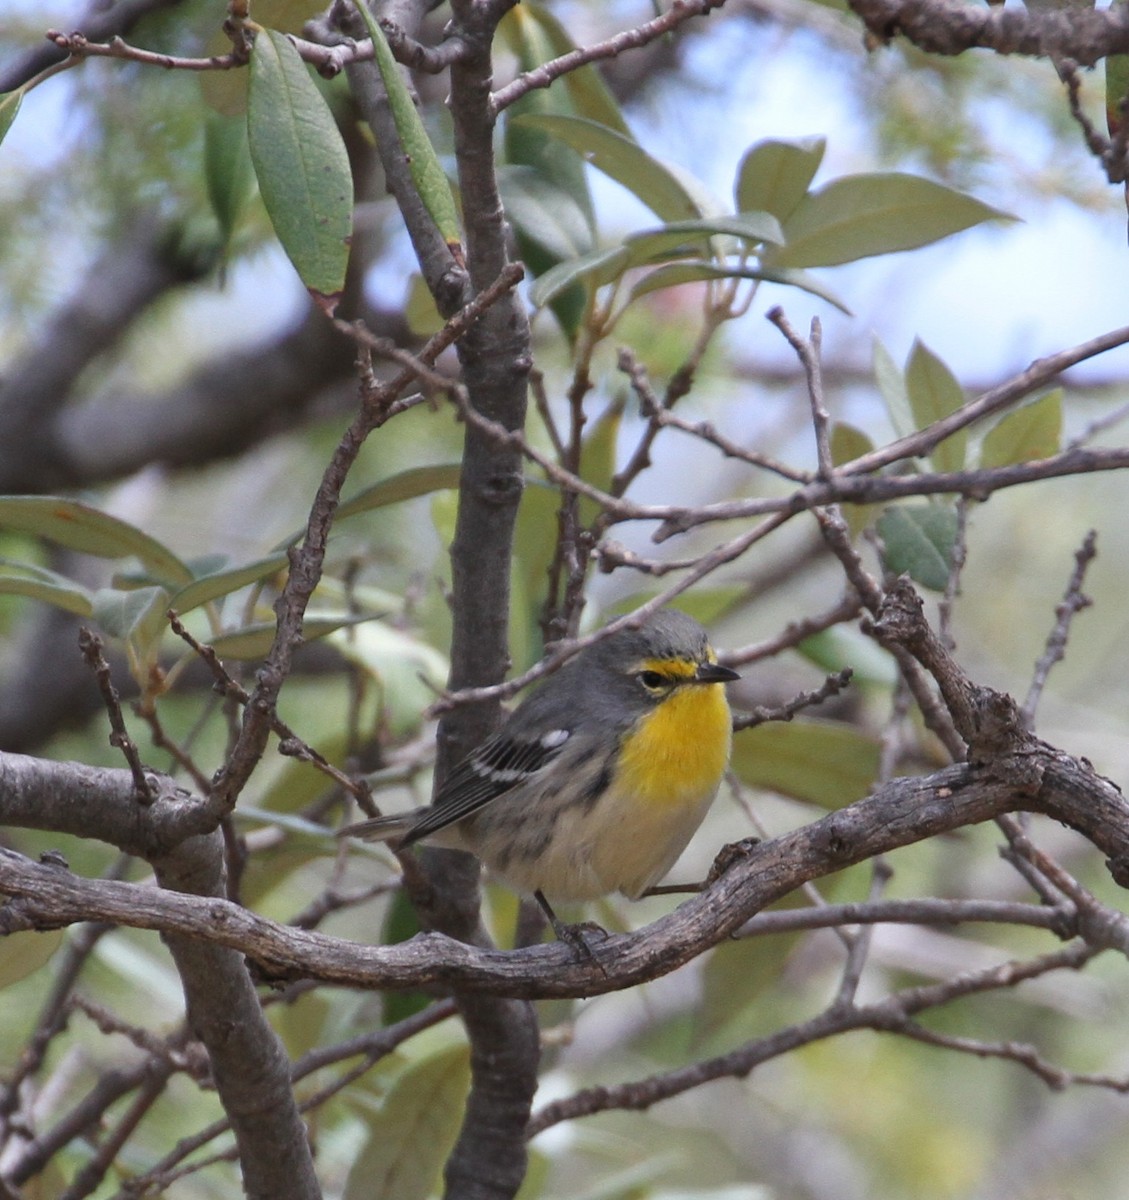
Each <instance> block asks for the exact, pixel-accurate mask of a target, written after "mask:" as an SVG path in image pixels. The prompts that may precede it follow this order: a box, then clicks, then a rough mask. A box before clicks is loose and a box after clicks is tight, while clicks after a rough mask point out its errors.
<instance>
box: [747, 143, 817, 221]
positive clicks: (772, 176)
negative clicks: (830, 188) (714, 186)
mask: <svg viewBox="0 0 1129 1200" xmlns="http://www.w3.org/2000/svg"><path fill="white" fill-rule="evenodd" d="M826 148H827V140H826V139H825V138H821V137H814V138H801V139H799V140H798V141H794V142H791V141H776V140H775V139H770V140H767V141H763V142H757V143H756V145H754V146H750V147H749V149H748V150H747V151H746V152H745V157H744V158H743V159H742V160H741V165H740V167H738V168H737V184H736V187H735V189H734V192H735V196H736V200H737V211H738V212H747V211H750V210H752V209H760V210H761V211H762V212H769V213H772V215H773V216H774V217H776V218H777V219H778V220H780V221H786V220H787V219H788V218H789V217H790V216H791V215H792V213H793V212H795V210H796V206H797V205H798V204H799V203H800V201H801V200H802V199H803V198H804V196H805V195H806V194H807V190H808V188H809V187H810V186H811V181H812V179H813V178H814V176H815V173H816V171H818V170H819V164H820V163H821V162H822V161H823V152H824V150H825V149H826Z"/></svg>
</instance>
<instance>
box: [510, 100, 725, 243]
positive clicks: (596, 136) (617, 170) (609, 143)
mask: <svg viewBox="0 0 1129 1200" xmlns="http://www.w3.org/2000/svg"><path fill="white" fill-rule="evenodd" d="M512 124H513V125H515V126H517V127H521V128H531V129H540V130H543V131H544V132H545V133H548V134H550V135H552V136H553V137H556V138H559V139H560V140H561V141H563V142H564V143H566V145H569V146H571V147H572V148H573V149H574V150H576V151H577V152H578V153H579V154H581V155H583V157H584V158H585V159H586V160H587V161H588V162H590V163H591V164H592V165H593V166H594V167H595V168H596V169H597V170H599V171H603V172H604V174H605V175H608V176H610V177H611V178H612V179H614V180H615V181H616V182H617V183H621V184H622V185H623V186H624V187H625V188H627V190H628V191H629V192H631V193H632V194H633V195H634V196H637V197H638V198H639V199H640V200H641V201H642V202H643V203H644V204H645V205H646V206H647V207H648V208H649V209H650V210H651V211H652V212H653V213H654V214H655V215H656V216H657V217H659V218H660V219H661V220H663V221H689V220H693V219H694V218H696V217H704V216H707V215H709V214H711V213H713V212H714V211H715V210H716V207H717V206H716V204H713V203H711V202H710V201H709V200H708V199H707V198H706V197H704V195H703V193H702V188H701V185H700V184H698V183H697V181H695V180H692V179H691V178H690V177H689V176H687V175H686V173H685V172H683V171H681V170H680V169H679V168H677V167H675V166H672V165H671V164H669V163H664V162H661V161H660V160H659V159H657V158H654V157H653V156H652V155H650V154H648V153H647V152H646V151H645V150H644V149H643V148H642V146H640V145H639V143H638V142H636V141H633V140H632V139H631V138H629V137H625V136H624V135H623V134H622V133H618V132H616V130H614V129H609V128H608V127H607V126H606V125H598V124H597V123H596V122H595V121H589V120H586V119H585V118H583V117H568V116H562V115H559V114H553V113H528V114H526V115H524V116H520V117H514V118H513V121H512Z"/></svg>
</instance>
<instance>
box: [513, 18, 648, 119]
mask: <svg viewBox="0 0 1129 1200" xmlns="http://www.w3.org/2000/svg"><path fill="white" fill-rule="evenodd" d="M531 26H534V27H535V28H536V32H537V34H538V35H539V36H536V37H535V36H534V34H533V31H532V30H531V28H530V27H531ZM499 28H500V31H504V32H505V33H507V34H512V35H513V36H512V37H511V39H510V40H511V41H512V42H513V43H515V48H516V50H517V52H518V57H519V60H520V62H521V69H522V70H523V71H529V70H532V69H533V68H535V67H538V66H540V65H541V64H542V63H543V62H547V61H548V60H549V59H550V58H559V57H560V56H561V55H563V54H569V53H571V52H572V51H573V50H576V49H577V45H576V43H575V42H574V41H573V40H572V38H570V37H569V35H568V31H567V30H566V29H565V27H564V26H563V25H562V24H561V23H560V21H558V20H557V18H556V17H555V16H553V14H552V13H551V12H549V11H548V10H547V9H546V8H545V6H544V5H542V4H532V3H530V2H529V0H525V3H523V4H520V5H515V6H514V7H513V8H511V9H510V11H509V12H508V13H506V16H505V20H504V21H503V24H502V26H500V27H499ZM560 82H561V83H562V84H563V85H564V88H565V92H566V94H567V96H568V100H569V103H570V104H571V106H572V109H573V111H574V112H575V113H576V115H577V116H578V117H587V118H588V120H590V121H595V122H596V123H597V124H599V125H605V126H607V128H609V129H614V130H615V131H616V132H617V133H622V134H623V136H624V137H631V130H630V129H629V128H628V127H627V122H626V121H625V120H624V119H623V113H622V112H621V111H620V108H619V104H618V103H617V101H616V99H615V97H614V96H613V95H612V93H611V90H610V89H609V88H608V85H607V84H606V83H604V79H603V76H602V75H601V74H600V72H599V71H597V70H596V68H595V67H594V66H592V65H591V64H589V65H587V66H584V67H580V68H579V69H578V70H575V71H569V72H568V73H567V74H566V75H565V76H564V77H563V78H562V79H561V81H560ZM545 90H546V91H548V92H549V93H550V94H552V89H551V88H549V89H545ZM526 98H527V97H523V99H526Z"/></svg>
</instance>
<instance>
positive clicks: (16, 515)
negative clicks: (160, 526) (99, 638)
mask: <svg viewBox="0 0 1129 1200" xmlns="http://www.w3.org/2000/svg"><path fill="white" fill-rule="evenodd" d="M0 528H4V529H12V530H15V531H16V532H18V533H30V534H33V535H34V536H36V537H41V538H46V539H47V541H49V542H56V543H57V544H58V545H60V546H66V547H67V549H68V550H81V551H82V552H83V553H84V554H93V555H94V556H95V557H96V558H126V557H128V556H129V555H131V554H132V555H135V556H136V557H137V558H139V559H140V560H141V562H142V563H144V565H145V566H146V567H148V568H149V570H150V571H151V572H152V573H153V577H154V578H155V579H157V580H159V581H160V582H161V583H162V584H164V585H165V586H167V587H169V588H170V590H171V589H173V588H178V587H183V586H184V585H185V584H186V583H191V581H192V572H191V571H190V570H189V569H188V567H187V566H186V565H185V564H184V563H183V562H182V561H181V560H180V559H179V558H177V556H176V555H175V554H174V553H173V552H172V551H171V550H169V549H168V547H166V546H162V545H161V543H160V542H158V541H157V540H156V539H155V538H151V537H150V536H149V535H148V534H147V533H142V532H141V530H140V529H138V528H137V527H136V526H134V525H130V524H129V523H128V522H126V521H121V520H119V519H118V518H117V517H111V516H108V515H107V514H106V513H104V512H99V511H98V509H96V508H91V507H90V505H88V504H82V503H80V502H79V501H77V500H66V499H63V498H62V497H61V496H0Z"/></svg>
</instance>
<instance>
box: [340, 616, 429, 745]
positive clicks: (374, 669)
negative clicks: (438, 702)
mask: <svg viewBox="0 0 1129 1200" xmlns="http://www.w3.org/2000/svg"><path fill="white" fill-rule="evenodd" d="M353 624H354V625H356V626H357V627H356V628H354V629H352V630H351V632H350V634H349V636H348V637H346V636H345V635H344V634H342V635H341V636H340V637H337V638H334V645H335V646H336V647H337V650H338V652H339V653H340V654H341V656H342V657H343V658H346V659H349V660H350V661H351V662H356V663H359V664H360V665H361V666H362V667H364V668H365V670H366V671H368V672H369V673H370V674H371V675H372V676H373V677H374V678H375V679H376V680H378V681H379V683H380V685H381V695H382V698H383V702H384V703H383V711H382V714H381V716H382V722H381V723H382V726H384V725H386V726H387V727H388V729H389V732H390V733H391V734H393V735H394V736H400V735H406V734H409V733H414V732H416V731H417V730H418V729H419V724H420V713H421V712H422V711H423V710H424V709H425V708H426V707H427V705H428V704H429V703H430V702H431V701H432V700H433V699H434V698H435V696H436V694H437V693H438V692H440V691H442V690H443V687H444V686H445V685H446V682H447V675H448V673H449V671H450V663H449V662H448V661H447V659H446V658H445V657H444V656H443V655H442V654H440V653H439V651H438V650H436V649H435V648H434V647H433V646H430V645H429V644H428V643H427V642H425V641H423V640H422V639H420V638H417V637H413V636H412V635H411V634H410V633H408V632H407V631H406V630H402V629H394V628H393V627H392V626H391V625H389V624H387V623H385V622H384V621H379V620H372V619H371V618H370V619H369V620H368V623H367V624H358V623H357V622H353Z"/></svg>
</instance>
